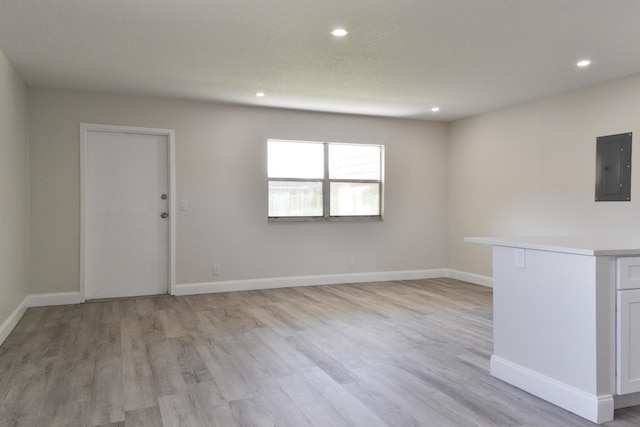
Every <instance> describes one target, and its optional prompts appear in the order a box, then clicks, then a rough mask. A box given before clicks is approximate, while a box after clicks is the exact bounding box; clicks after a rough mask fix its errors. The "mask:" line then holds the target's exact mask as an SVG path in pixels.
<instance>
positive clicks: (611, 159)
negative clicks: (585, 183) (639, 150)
mask: <svg viewBox="0 0 640 427" xmlns="http://www.w3.org/2000/svg"><path fill="white" fill-rule="evenodd" d="M631 136H632V134H631V133H621V134H618V135H608V136H600V137H598V138H596V202H611V201H629V200H631Z"/></svg>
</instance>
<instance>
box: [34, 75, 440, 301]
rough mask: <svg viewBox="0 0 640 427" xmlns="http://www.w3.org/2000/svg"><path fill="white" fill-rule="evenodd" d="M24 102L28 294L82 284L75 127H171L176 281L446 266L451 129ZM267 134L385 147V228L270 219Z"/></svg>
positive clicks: (86, 96)
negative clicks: (184, 204) (178, 208)
mask: <svg viewBox="0 0 640 427" xmlns="http://www.w3.org/2000/svg"><path fill="white" fill-rule="evenodd" d="M29 105H30V136H31V148H32V156H31V166H32V168H31V208H32V223H31V224H32V232H31V247H32V251H31V293H47V292H65V291H78V289H79V257H80V248H79V242H80V236H79V233H80V222H79V221H80V218H79V217H80V187H79V185H80V181H79V180H80V178H79V176H80V162H79V155H80V154H79V152H80V151H79V150H80V143H79V124H80V123H81V122H86V123H101V124H116V125H132V126H143V127H158V128H171V129H175V132H176V175H177V180H176V184H177V199H178V200H179V199H186V200H188V202H189V211H187V212H178V218H177V230H176V232H177V259H176V263H177V266H176V270H177V283H178V284H182V283H199V282H213V281H226V280H244V279H259V278H270V277H290V276H306V275H323V274H343V273H360V272H385V271H398V270H420V269H429V268H443V267H446V246H447V242H446V185H445V178H446V156H447V138H448V125H447V124H443V123H435V122H425V121H413V120H400V119H384V118H372V117H361V116H346V115H337V114H323V113H308V112H294V111H287V110H275V109H264V108H252V107H239V106H228V105H227V106H223V105H215V104H207V103H199V102H187V101H179V100H169V99H154V98H145V97H136V96H118V95H107V94H99V93H88V92H73V91H64V90H50V89H39V88H30V89H29ZM268 138H283V139H303V140H318V141H338V142H356V143H358V142H360V143H373V144H384V145H385V147H386V148H385V150H386V151H385V152H386V177H385V187H386V192H385V195H386V200H385V219H384V221H383V222H352V223H284V224H283V223H278V224H273V223H272V224H269V223H268V222H267V192H266V188H267V187H266V186H267V181H266V141H267V139H268ZM350 257H355V258H356V268H355V269H349V258H350ZM214 263H217V264H221V265H222V274H221V275H219V276H213V274H212V266H213V264H214Z"/></svg>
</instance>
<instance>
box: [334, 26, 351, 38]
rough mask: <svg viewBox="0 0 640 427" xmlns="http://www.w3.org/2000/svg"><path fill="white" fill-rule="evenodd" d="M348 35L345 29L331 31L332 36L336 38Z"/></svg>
mask: <svg viewBox="0 0 640 427" xmlns="http://www.w3.org/2000/svg"><path fill="white" fill-rule="evenodd" d="M347 34H349V31H347V30H345V29H344V28H336V29H335V30H333V31H331V35H332V36H335V37H344V36H346V35H347Z"/></svg>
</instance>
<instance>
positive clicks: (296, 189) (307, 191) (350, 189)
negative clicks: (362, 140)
mask: <svg viewBox="0 0 640 427" xmlns="http://www.w3.org/2000/svg"><path fill="white" fill-rule="evenodd" d="M267 151H268V172H267V174H268V180H269V220H270V221H277V220H309V221H314V220H319V221H324V220H330V221H331V220H344V219H382V199H383V198H382V177H383V172H384V168H383V158H384V147H383V146H381V145H365V144H340V143H325V142H301V141H282V140H275V139H270V140H269V141H268V148H267Z"/></svg>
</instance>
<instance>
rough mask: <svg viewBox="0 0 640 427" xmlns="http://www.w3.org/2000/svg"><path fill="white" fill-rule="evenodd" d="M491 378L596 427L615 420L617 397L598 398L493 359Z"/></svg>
mask: <svg viewBox="0 0 640 427" xmlns="http://www.w3.org/2000/svg"><path fill="white" fill-rule="evenodd" d="M491 375H493V376H494V377H496V378H499V379H501V380H503V381H505V382H507V383H509V384H512V385H514V386H516V387H518V388H521V389H522V390H524V391H526V392H528V393H531V394H533V395H535V396H538V397H540V398H541V399H544V400H546V401H548V402H551V403H553V404H554V405H557V406H559V407H561V408H564V409H566V410H567V411H570V412H573V413H574V414H577V415H579V416H581V417H583V418H586V419H588V420H589V421H592V422H594V423H598V424H601V423H605V422H607V421H611V420H613V410H614V399H613V395H611V394H605V395H600V396H598V395H595V394H591V393H587V392H586V391H584V390H580V389H577V388H575V387H572V386H570V385H567V384H564V383H561V382H559V381H557V380H555V379H553V378H550V377H547V376H545V375H541V374H539V373H538V372H535V371H532V370H530V369H527V368H524V367H522V366H520V365H516V364H515V363H511V362H509V361H508V360H505V359H503V358H501V357H498V356H496V355H493V356H491Z"/></svg>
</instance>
